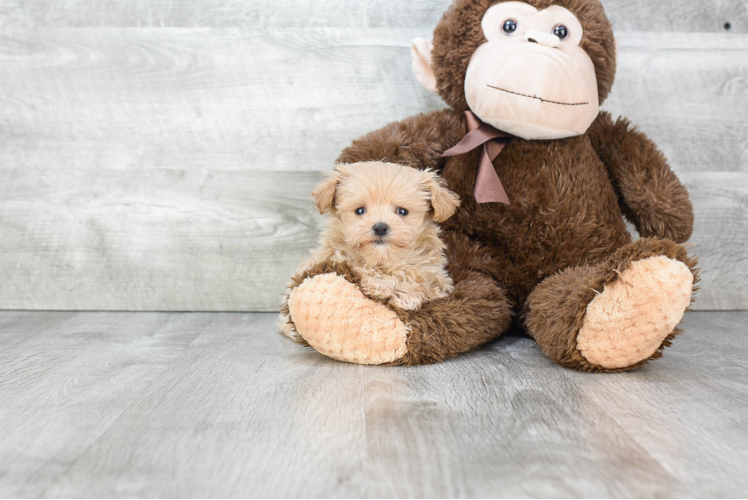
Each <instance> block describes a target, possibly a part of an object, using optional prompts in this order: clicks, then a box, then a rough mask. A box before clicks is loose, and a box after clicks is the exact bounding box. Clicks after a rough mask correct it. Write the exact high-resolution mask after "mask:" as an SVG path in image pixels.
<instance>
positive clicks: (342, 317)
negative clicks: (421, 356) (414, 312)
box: [288, 273, 408, 365]
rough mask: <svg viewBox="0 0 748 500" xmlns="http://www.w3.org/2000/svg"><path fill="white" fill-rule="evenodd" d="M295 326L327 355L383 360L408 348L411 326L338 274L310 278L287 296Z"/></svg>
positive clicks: (395, 357) (350, 360) (356, 360)
mask: <svg viewBox="0 0 748 500" xmlns="http://www.w3.org/2000/svg"><path fill="white" fill-rule="evenodd" d="M288 307H289V310H290V311H291V317H292V318H293V321H294V323H295V325H296V330H297V331H298V332H299V335H301V336H302V337H303V338H304V340H306V341H307V342H308V343H309V345H311V346H312V347H314V348H315V349H316V350H317V351H319V352H320V353H321V354H324V355H325V356H329V357H331V358H333V359H337V360H339V361H345V362H348V363H357V364H361V365H381V364H385V363H392V362H394V361H397V360H399V359H402V358H403V357H404V356H405V354H406V353H407V351H408V349H407V346H406V340H407V327H406V326H405V324H404V323H403V322H402V321H400V319H399V318H398V317H397V315H396V314H395V313H394V312H393V311H392V310H390V309H388V308H387V307H385V306H383V305H382V304H380V303H378V302H374V301H373V300H370V299H368V298H367V297H366V296H365V295H364V294H363V293H361V290H359V288H358V286H356V285H354V284H353V283H351V282H349V281H347V280H346V279H344V278H342V277H340V276H338V275H337V274H334V273H331V274H321V275H318V276H314V277H312V278H307V279H306V280H304V282H303V283H302V284H301V285H299V286H298V287H297V288H295V289H294V291H293V292H291V296H290V297H289V300H288Z"/></svg>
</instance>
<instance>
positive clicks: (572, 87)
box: [284, 0, 697, 372]
mask: <svg viewBox="0 0 748 500" xmlns="http://www.w3.org/2000/svg"><path fill="white" fill-rule="evenodd" d="M412 53H413V67H414V71H415V74H416V76H417V78H418V79H419V81H420V82H421V83H422V84H423V85H424V86H425V87H426V88H428V89H430V90H432V91H435V92H438V93H439V95H440V96H441V97H442V98H443V99H444V100H445V101H446V102H447V104H449V106H450V109H446V110H443V111H438V112H434V113H430V114H422V115H418V116H415V117H412V118H408V119H405V120H403V121H402V122H399V123H392V124H390V125H387V126H386V127H384V128H382V129H380V130H377V131H375V132H372V133H370V134H368V135H367V136H365V137H363V138H361V139H359V140H356V141H354V142H353V145H352V146H350V147H349V148H347V149H346V150H345V151H344V152H343V154H342V155H341V157H340V161H341V162H359V161H374V160H386V161H388V162H394V163H400V164H403V165H408V166H412V167H415V168H419V169H422V168H432V169H435V170H437V171H439V172H441V174H442V176H443V177H444V178H445V179H446V180H447V182H448V184H449V187H450V189H452V190H453V191H455V192H456V193H458V194H459V195H460V198H461V199H462V200H463V203H462V206H461V207H460V209H459V210H458V212H457V214H456V215H455V216H454V217H452V218H451V219H450V220H448V221H446V222H445V223H443V224H442V228H443V229H444V231H445V233H444V236H445V240H446V242H447V245H448V257H449V272H450V274H451V276H452V278H453V279H454V282H455V292H454V294H453V295H452V296H450V297H448V298H444V299H439V300H435V301H433V302H429V303H427V304H425V305H424V307H423V308H422V309H421V310H419V311H417V312H405V311H399V310H396V309H394V308H392V307H391V306H388V305H385V304H382V303H379V302H377V301H375V300H371V299H369V298H367V297H366V296H364V295H363V293H361V291H360V290H359V288H358V286H357V283H358V277H357V276H355V275H354V274H353V273H352V272H351V270H350V269H347V268H345V266H343V265H340V264H336V263H332V262H327V263H321V264H318V265H316V266H314V267H313V268H312V269H308V270H307V271H306V272H304V273H301V274H299V275H297V276H295V277H294V278H293V285H292V287H291V291H290V294H289V296H288V299H287V302H286V304H285V305H284V310H285V312H286V313H287V315H288V317H289V318H290V319H289V325H288V326H289V327H290V328H295V330H296V332H297V333H298V334H299V338H300V341H301V342H303V343H306V344H308V345H311V346H312V347H314V348H315V349H317V350H318V351H320V352H321V353H323V354H325V355H328V356H331V357H333V358H336V359H339V360H342V361H349V362H356V363H366V364H424V363H434V362H438V361H441V360H444V359H446V358H449V357H451V356H455V355H457V354H460V353H463V352H467V351H470V350H472V349H475V348H477V347H479V346H481V345H483V344H485V343H486V342H489V341H491V340H493V339H495V338H497V337H498V336H500V335H501V334H502V333H504V332H505V331H507V330H508V329H509V327H510V326H511V325H512V323H515V324H516V325H518V326H521V327H523V328H524V329H525V331H526V332H527V333H528V334H529V335H531V336H532V337H533V338H534V339H535V340H536V341H537V343H538V345H539V346H540V347H541V348H542V350H543V351H544V352H545V353H546V354H547V355H548V356H549V357H551V358H552V359H553V360H555V361H556V362H558V363H560V364H562V365H564V366H567V367H571V368H575V369H579V370H587V371H596V372H598V371H605V372H612V371H623V370H630V369H633V368H636V367H638V366H641V365H642V364H644V363H645V362H647V361H648V360H651V359H655V358H658V357H660V356H661V354H662V350H663V349H664V348H665V347H667V346H669V345H670V341H671V340H672V339H673V338H674V337H675V335H676V334H678V333H679V332H680V331H679V329H678V328H677V324H678V323H679V322H680V320H681V318H682V316H683V313H684V311H685V310H686V309H687V308H688V307H689V305H690V303H691V301H692V294H693V290H694V284H695V282H696V281H697V270H696V268H695V265H696V261H695V260H694V259H691V258H689V257H688V255H687V252H686V250H685V248H684V247H683V246H681V245H680V244H681V243H684V242H685V241H687V240H688V238H689V237H690V235H691V231H692V226H693V210H692V207H691V204H690V202H689V199H688V193H687V191H686V189H685V188H684V187H683V185H682V184H681V183H680V182H679V181H678V178H677V177H676V176H675V174H673V172H672V171H671V170H670V168H669V166H668V165H667V163H666V160H665V158H664V156H663V155H662V154H661V153H660V152H659V151H658V150H657V148H656V147H655V145H654V144H653V143H652V142H651V141H650V140H649V139H648V138H647V137H646V136H645V135H644V134H642V133H641V132H638V131H637V130H636V129H635V128H633V127H632V126H631V125H630V124H629V122H628V121H626V120H625V119H619V120H618V121H613V120H612V119H611V117H610V116H609V115H608V114H607V113H604V112H602V113H601V112H600V111H599V106H600V103H602V102H603V101H604V100H605V98H606V97H607V95H608V93H609V92H610V90H611V86H612V85H613V79H614V76H615V69H616V54H615V41H614V38H613V33H612V30H611V26H610V23H609V22H608V19H607V18H606V16H605V13H604V11H603V8H602V6H601V4H600V3H599V1H598V0H528V1H526V2H515V1H501V0H499V1H496V0H456V1H455V2H454V4H453V5H452V6H451V7H450V8H449V10H448V11H447V12H446V13H445V14H444V17H443V18H442V20H441V22H440V23H439V25H438V26H437V28H436V31H435V33H434V41H433V44H432V43H431V42H427V41H425V40H420V39H417V40H415V41H414V43H413V50H412ZM455 146H457V147H456V148H455ZM502 147H503V150H502ZM453 148H454V149H453ZM448 150H450V151H449V153H448V156H445V155H444V154H445V152H447V151H448ZM502 201H503V202H502ZM507 202H508V203H507ZM624 217H626V218H627V219H628V220H630V221H631V222H632V223H633V224H634V225H635V226H636V229H637V230H638V232H639V233H640V235H641V236H642V239H640V240H638V241H636V242H632V238H631V236H630V235H629V233H628V232H627V230H626V225H625V223H624Z"/></svg>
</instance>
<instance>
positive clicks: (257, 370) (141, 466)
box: [0, 312, 748, 498]
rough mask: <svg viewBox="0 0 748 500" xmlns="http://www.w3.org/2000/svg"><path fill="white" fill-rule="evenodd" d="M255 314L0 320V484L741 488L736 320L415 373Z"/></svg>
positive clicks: (471, 491)
mask: <svg viewBox="0 0 748 500" xmlns="http://www.w3.org/2000/svg"><path fill="white" fill-rule="evenodd" d="M275 319H276V316H275V315H257V314H184V315H172V314H142V313H140V314H136V313H109V314H102V313H96V314H93V313H77V314H69V313H7V312H6V313H0V359H2V363H0V380H1V381H2V385H0V398H1V400H2V402H4V403H7V404H3V405H0V422H2V423H3V428H4V429H12V430H13V431H12V434H11V438H10V439H4V440H0V472H2V473H0V495H2V496H8V497H16V496H23V497H38V496H41V497H47V498H49V497H51V498H59V497H66V498H67V497H210V498H214V497H216V498H220V497H291V498H295V497H307V498H308V497H314V498H318V497H331V498H342V497H349V498H350V497H352V498H360V497H373V498H381V497H459V498H465V497H478V498H486V497H528V496H529V497H604V498H605V497H632V498H634V497H636V498H653V497H656V498H660V497H684V496H685V497H692V496H693V497H739V496H741V495H742V494H743V493H744V492H745V491H746V488H748V479H746V476H745V474H743V472H744V470H745V468H746V467H747V466H748V452H747V451H746V450H748V431H746V428H748V427H747V426H746V424H748V420H746V415H748V385H746V383H745V380H746V377H747V376H748V364H746V362H745V359H746V357H747V356H748V342H746V339H748V329H747V328H746V324H748V313H745V312H743V313H738V312H730V313H689V314H688V315H687V316H686V318H685V321H684V327H685V330H686V333H685V334H684V335H682V336H681V337H679V338H678V339H677V340H676V343H675V345H674V346H673V347H672V348H670V349H668V351H667V352H666V355H665V357H664V358H663V359H662V360H659V361H657V362H655V363H652V364H650V365H647V366H645V367H644V368H642V369H640V370H637V371H635V372H632V373H627V374H610V375H590V374H585V373H577V372H573V371H570V370H566V369H564V368H561V367H559V366H556V365H554V364H553V363H552V362H550V361H549V360H548V359H547V358H545V357H544V356H543V355H542V354H541V353H540V351H539V350H538V349H537V347H536V346H535V344H534V342H533V341H532V340H530V339H527V338H522V337H505V338H502V339H499V340H498V341H497V342H494V343H493V344H490V345H489V346H487V347H486V348H484V349H481V350H479V351H476V352H474V353H470V354H467V355H463V356H461V357H458V358H456V359H455V360H452V361H449V362H446V363H442V364H439V365H435V366H428V367H418V368H405V367H398V368H377V367H363V366H356V365H348V364H343V363H338V362H335V361H333V360H330V359H327V358H324V357H322V356H320V355H319V354H317V353H315V352H313V351H310V350H307V349H304V348H302V347H300V346H298V345H296V344H294V343H292V342H290V341H289V340H288V339H285V338H283V337H281V336H280V335H278V334H277V333H275V331H274V323H275ZM180 331H181V332H182V333H181V334H180V333H179V332H180ZM23 338H25V340H21V339H23ZM19 342H20V343H19ZM167 345H168V346H169V347H166V346H167ZM167 354H168V355H167ZM42 360H53V362H47V363H40V361H42ZM65 361H72V362H69V363H66V362H65ZM147 361H151V362H152V363H151V364H148V363H147ZM165 365H166V366H165ZM156 374H158V375H156ZM138 375H141V377H139V376H138ZM113 387H115V388H116V389H115V390H112V388H113Z"/></svg>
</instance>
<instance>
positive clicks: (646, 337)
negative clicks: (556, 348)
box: [577, 256, 693, 369]
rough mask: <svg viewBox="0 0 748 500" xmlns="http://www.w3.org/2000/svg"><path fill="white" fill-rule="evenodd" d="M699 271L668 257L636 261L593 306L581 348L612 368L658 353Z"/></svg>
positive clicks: (579, 339) (596, 361)
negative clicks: (696, 272)
mask: <svg viewBox="0 0 748 500" xmlns="http://www.w3.org/2000/svg"><path fill="white" fill-rule="evenodd" d="M692 291H693V274H691V271H690V270H689V269H688V267H687V266H686V265H685V264H683V263H682V262H680V261H677V260H674V259H669V258H667V257H664V256H659V257H650V258H648V259H643V260H640V261H637V262H634V263H633V264H632V265H631V267H630V268H629V269H627V270H626V271H625V272H624V273H622V274H621V276H620V278H619V279H618V280H617V281H615V282H614V283H612V284H610V285H608V286H606V287H605V289H604V290H603V292H602V293H601V294H600V295H598V296H597V297H595V298H594V299H593V300H592V302H590V303H589V305H588V306H587V314H586V316H585V319H584V324H583V325H582V328H581V329H580V330H579V335H578V336H577V348H578V349H579V351H580V352H581V353H582V356H584V357H585V359H587V361H589V362H590V363H593V364H595V365H597V366H600V367H602V368H606V369H619V368H626V367H629V366H633V365H635V364H636V363H639V362H640V361H643V360H645V359H647V358H649V357H650V356H652V355H653V354H654V353H655V352H656V351H657V349H658V348H659V347H660V345H661V344H662V341H663V340H665V338H666V337H667V336H668V335H670V333H672V331H673V330H674V329H675V327H676V326H677V325H678V323H680V321H681V319H683V313H684V312H685V311H686V309H687V308H688V305H689V304H690V303H691V293H692Z"/></svg>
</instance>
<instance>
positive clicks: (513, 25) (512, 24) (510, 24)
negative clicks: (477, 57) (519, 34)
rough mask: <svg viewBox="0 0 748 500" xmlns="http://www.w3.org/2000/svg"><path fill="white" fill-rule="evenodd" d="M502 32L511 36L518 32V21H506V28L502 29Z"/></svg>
mask: <svg viewBox="0 0 748 500" xmlns="http://www.w3.org/2000/svg"><path fill="white" fill-rule="evenodd" d="M501 29H502V31H503V32H504V33H506V34H507V35H511V34H512V33H514V32H515V31H517V21H515V20H514V19H507V20H506V21H504V26H502V27H501Z"/></svg>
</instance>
